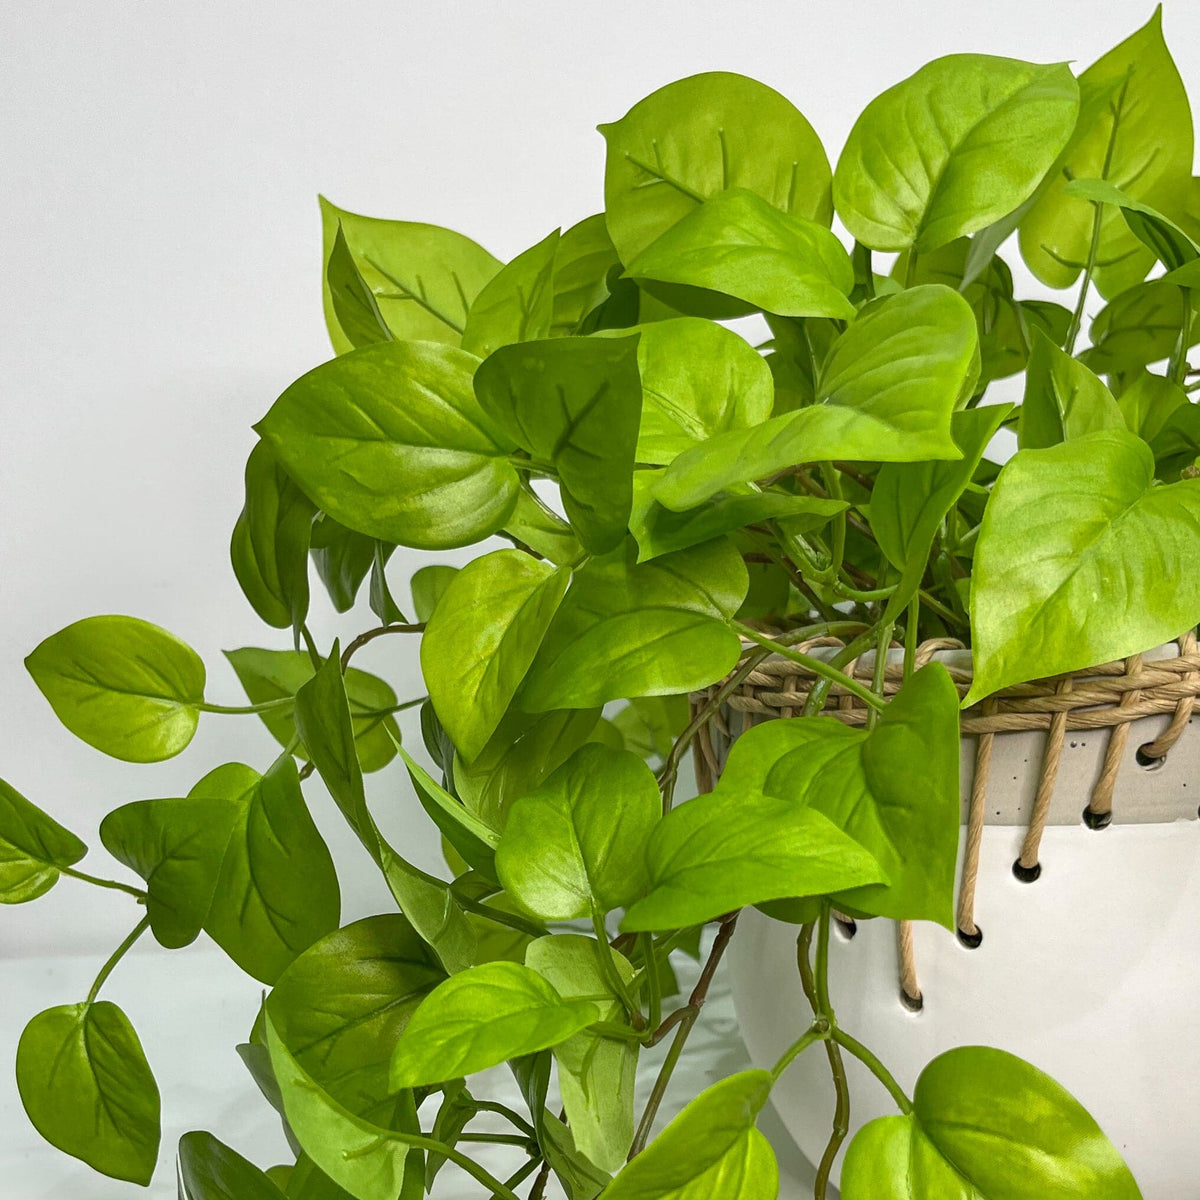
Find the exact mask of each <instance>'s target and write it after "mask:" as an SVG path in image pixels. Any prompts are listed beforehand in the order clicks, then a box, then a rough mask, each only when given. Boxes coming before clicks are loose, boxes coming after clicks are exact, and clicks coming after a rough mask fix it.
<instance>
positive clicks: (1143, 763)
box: [1133, 742, 1167, 771]
mask: <svg viewBox="0 0 1200 1200" xmlns="http://www.w3.org/2000/svg"><path fill="white" fill-rule="evenodd" d="M1152 745H1154V743H1153V742H1146V743H1145V745H1143V746H1139V747H1138V748H1137V753H1136V754H1135V755H1134V756H1133V758H1134V761H1135V762H1136V763H1137V765H1138V766H1139V767H1145V768H1146V770H1147V771H1157V770H1158V768H1159V767H1161V766H1162V765H1163V763H1165V762H1166V761H1167V756H1166V755H1165V754H1160V755H1158V756H1157V757H1155V756H1154V755H1151V754H1147V753H1146V746H1152Z"/></svg>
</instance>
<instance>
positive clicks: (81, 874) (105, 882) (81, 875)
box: [57, 867, 146, 900]
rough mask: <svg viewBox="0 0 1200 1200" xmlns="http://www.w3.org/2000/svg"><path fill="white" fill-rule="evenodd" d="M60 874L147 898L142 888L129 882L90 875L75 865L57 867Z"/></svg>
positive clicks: (140, 897)
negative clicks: (132, 885) (78, 869)
mask: <svg viewBox="0 0 1200 1200" xmlns="http://www.w3.org/2000/svg"><path fill="white" fill-rule="evenodd" d="M57 870H58V872H59V874H60V875H69V876H70V877H71V878H72V879H79V880H82V881H83V882H84V883H91V884H94V885H95V886H96V887H102V888H111V889H112V890H113V891H114V892H124V893H125V894H126V895H129V896H136V897H137V898H138V899H139V900H145V899H146V893H145V892H143V891H142V889H141V888H136V887H131V886H130V885H129V884H128V883H118V882H117V881H116V880H115V879H101V878H100V877H99V876H98V875H89V874H88V873H87V872H86V871H77V870H76V869H75V868H74V867H59V868H57Z"/></svg>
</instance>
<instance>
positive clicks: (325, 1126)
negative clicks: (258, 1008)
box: [266, 1017, 423, 1200]
mask: <svg viewBox="0 0 1200 1200" xmlns="http://www.w3.org/2000/svg"><path fill="white" fill-rule="evenodd" d="M266 1038H267V1047H268V1049H269V1051H270V1055H271V1067H272V1070H273V1071H274V1074H275V1078H276V1079H277V1080H278V1081H279V1090H280V1094H281V1097H282V1100H283V1108H284V1115H285V1117H286V1119H287V1123H288V1125H289V1127H290V1128H291V1129H292V1130H293V1132H294V1133H295V1136H296V1139H297V1140H298V1141H299V1143H300V1145H301V1146H303V1147H304V1150H305V1152H306V1153H307V1154H308V1156H309V1158H311V1159H312V1161H313V1163H315V1164H316V1166H317V1167H319V1168H320V1169H321V1170H322V1171H323V1172H324V1173H325V1174H326V1175H328V1176H329V1178H330V1179H331V1180H333V1182H334V1183H336V1184H337V1185H338V1186H339V1187H342V1188H345V1190H346V1191H347V1192H349V1193H350V1195H351V1196H353V1197H354V1198H355V1200H396V1198H397V1197H398V1196H403V1197H405V1198H407V1197H408V1195H409V1194H410V1193H409V1192H406V1191H405V1190H404V1188H405V1177H406V1174H407V1172H408V1171H412V1170H419V1169H420V1162H421V1154H420V1152H419V1151H417V1150H414V1149H413V1147H412V1141H411V1134H410V1133H409V1131H407V1130H405V1131H400V1130H389V1129H382V1128H380V1127H379V1126H378V1125H374V1124H372V1123H371V1122H370V1121H366V1120H364V1119H363V1118H361V1117H357V1116H355V1115H354V1114H353V1113H351V1112H348V1111H347V1110H346V1109H345V1108H344V1107H343V1106H342V1105H340V1104H338V1102H337V1101H336V1100H334V1099H333V1098H332V1097H331V1096H330V1095H329V1094H328V1093H327V1092H325V1091H324V1089H323V1088H321V1087H320V1086H319V1085H318V1084H317V1083H316V1082H314V1081H313V1079H312V1078H311V1077H310V1076H309V1074H308V1072H307V1071H305V1069H304V1068H303V1067H302V1066H301V1065H300V1063H298V1062H297V1061H296V1059H295V1057H294V1056H293V1055H292V1053H291V1051H290V1050H289V1049H288V1047H287V1044H286V1042H285V1041H284V1040H283V1038H282V1036H281V1035H280V1033H279V1031H278V1030H277V1029H276V1028H275V1025H274V1023H273V1022H272V1021H271V1019H270V1018H269V1017H268V1018H267V1021H266ZM414 1132H415V1131H414ZM422 1140H423V1139H422Z"/></svg>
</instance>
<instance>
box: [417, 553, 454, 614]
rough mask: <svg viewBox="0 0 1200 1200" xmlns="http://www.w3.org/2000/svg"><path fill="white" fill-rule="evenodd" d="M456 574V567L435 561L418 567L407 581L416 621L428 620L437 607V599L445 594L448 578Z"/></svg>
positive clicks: (450, 578) (448, 583)
mask: <svg viewBox="0 0 1200 1200" xmlns="http://www.w3.org/2000/svg"><path fill="white" fill-rule="evenodd" d="M457 574H458V567H451V566H448V565H445V564H443V563H435V564H434V565H432V566H428V567H418V568H417V569H416V570H415V571H414V572H413V576H412V579H411V580H410V581H409V589H410V590H411V592H412V601H413V610H414V612H415V613H416V618H417V620H418V621H428V620H429V618H430V617H432V616H433V610H434V609H435V608H437V604H438V601H439V600H440V599H441V598H442V596H443V595H445V592H446V589H447V588H448V587H449V586H450V580H452V579H453V578H454V577H455V575H457Z"/></svg>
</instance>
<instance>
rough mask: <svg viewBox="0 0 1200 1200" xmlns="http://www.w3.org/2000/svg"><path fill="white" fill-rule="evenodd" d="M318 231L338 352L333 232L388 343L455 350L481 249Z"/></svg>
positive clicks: (344, 227) (466, 242) (445, 235)
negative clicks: (332, 273) (394, 340)
mask: <svg viewBox="0 0 1200 1200" xmlns="http://www.w3.org/2000/svg"><path fill="white" fill-rule="evenodd" d="M321 229H322V232H323V235H324V241H325V248H324V259H323V261H324V263H325V271H324V300H325V323H326V325H327V326H328V327H329V336H330V339H331V340H332V342H333V347H334V349H335V350H336V351H337V352H338V353H339V354H344V353H345V352H346V351H347V350H351V349H353V348H354V346H355V345H356V344H357V343H356V342H355V341H354V340H353V338H352V337H351V336H350V335H349V333H348V331H346V330H345V329H344V328H343V326H342V324H341V321H340V320H339V313H338V311H337V306H336V304H335V298H334V296H333V294H332V292H331V290H330V284H331V280H330V259H331V258H332V256H333V252H334V248H335V242H336V239H337V234H338V230H339V229H340V230H341V232H342V236H343V238H344V239H345V242H346V247H347V249H348V250H349V252H350V258H351V261H352V263H353V265H354V267H355V269H356V271H357V272H358V273H359V274H360V275H361V277H362V279H363V281H364V282H365V283H366V285H367V287H368V288H369V290H370V291H371V292H372V294H373V295H374V298H375V303H376V305H377V306H378V308H379V312H380V315H381V316H382V317H383V320H384V322H385V324H386V325H387V328H388V329H389V331H390V332H391V334H392V336H393V337H395V338H400V339H412V340H420V341H428V342H449V343H451V344H452V345H458V343H459V339H460V338H461V336H462V331H463V328H464V327H465V325H466V318H467V309H468V308H469V307H470V305H471V301H472V300H474V299H475V297H476V296H477V295H478V294H479V291H480V289H481V288H482V287H483V285H484V284H485V283H487V281H488V280H489V279H491V278H492V276H493V275H495V273H496V271H497V270H499V268H500V263H499V261H498V260H497V259H495V258H493V257H492V256H491V255H490V254H489V253H488V252H487V251H486V250H484V249H483V247H482V246H479V245H477V244H476V243H475V242H473V241H471V239H470V238H468V237H464V236H463V235H462V234H461V233H455V232H454V231H453V230H452V229H442V228H440V227H439V226H437V225H423V224H421V223H420V222H418V221H382V220H379V219H378V218H375V217H362V216H359V215H358V214H357V213H352V212H347V211H346V210H345V209H342V208H338V207H337V206H336V205H333V204H330V203H329V201H328V200H326V199H325V198H324V197H323V196H322V197H321ZM336 277H337V275H336V272H335V278H336ZM392 1200H395V1197H393V1198H392Z"/></svg>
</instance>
